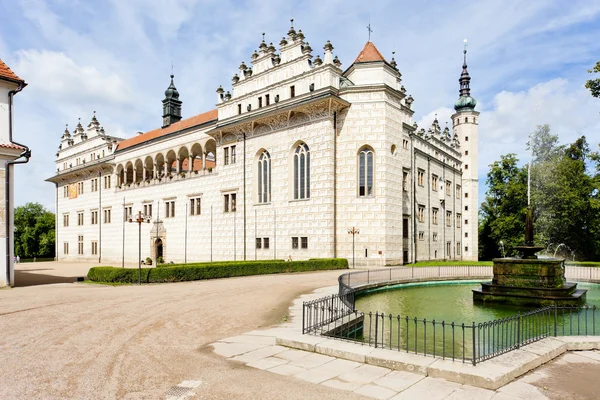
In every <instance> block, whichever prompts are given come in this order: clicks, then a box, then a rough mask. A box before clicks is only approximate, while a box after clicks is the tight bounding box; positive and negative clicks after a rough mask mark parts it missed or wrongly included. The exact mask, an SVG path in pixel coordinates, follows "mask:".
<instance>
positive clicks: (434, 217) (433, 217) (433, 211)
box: [431, 208, 438, 225]
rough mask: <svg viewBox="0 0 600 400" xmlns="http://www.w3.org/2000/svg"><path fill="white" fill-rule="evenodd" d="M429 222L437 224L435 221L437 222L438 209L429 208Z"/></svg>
mask: <svg viewBox="0 0 600 400" xmlns="http://www.w3.org/2000/svg"><path fill="white" fill-rule="evenodd" d="M431 223H432V224H434V225H437V223H438V209H437V208H432V209H431Z"/></svg>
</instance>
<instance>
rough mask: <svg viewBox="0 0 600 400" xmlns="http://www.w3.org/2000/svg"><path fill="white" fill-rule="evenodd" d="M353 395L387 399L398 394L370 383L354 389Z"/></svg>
mask: <svg viewBox="0 0 600 400" xmlns="http://www.w3.org/2000/svg"><path fill="white" fill-rule="evenodd" d="M354 393H358V394H362V395H363V396H367V397H372V398H374V399H389V398H391V397H392V396H395V395H396V394H398V392H395V391H393V390H390V389H387V388H384V387H381V386H379V385H373V384H370V383H369V384H367V385H364V386H362V387H360V388H358V389H356V390H355V391H354Z"/></svg>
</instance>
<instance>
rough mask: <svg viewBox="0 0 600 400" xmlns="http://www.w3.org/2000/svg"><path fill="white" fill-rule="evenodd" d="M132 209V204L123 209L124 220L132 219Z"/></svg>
mask: <svg viewBox="0 0 600 400" xmlns="http://www.w3.org/2000/svg"><path fill="white" fill-rule="evenodd" d="M132 214H133V213H132V211H131V206H128V207H125V208H124V209H123V220H125V221H128V220H130V219H131V216H132Z"/></svg>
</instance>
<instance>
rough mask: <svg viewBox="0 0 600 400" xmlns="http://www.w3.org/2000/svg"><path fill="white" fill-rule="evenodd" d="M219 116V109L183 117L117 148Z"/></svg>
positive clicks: (124, 142) (123, 142)
mask: <svg viewBox="0 0 600 400" xmlns="http://www.w3.org/2000/svg"><path fill="white" fill-rule="evenodd" d="M217 117H218V113H217V109H214V110H211V111H208V112H205V113H202V114H198V115H196V116H193V117H191V118H187V119H182V120H181V121H178V122H175V123H174V124H171V125H169V126H167V127H165V128H158V129H154V130H152V131H149V132H146V133H142V134H141V135H137V136H134V137H132V138H129V139H126V140H123V141H122V142H120V143H119V146H118V147H117V150H124V149H126V148H128V147H132V146H135V145H137V144H140V143H144V142H147V141H149V140H152V139H156V138H159V137H161V136H165V135H168V134H169V133H173V132H177V131H182V130H184V129H187V128H191V127H194V126H197V125H201V124H203V123H206V122H209V121H213V120H216V119H217Z"/></svg>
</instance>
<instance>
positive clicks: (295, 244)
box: [292, 236, 298, 249]
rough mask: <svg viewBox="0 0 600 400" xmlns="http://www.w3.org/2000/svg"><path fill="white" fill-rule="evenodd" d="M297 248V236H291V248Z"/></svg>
mask: <svg viewBox="0 0 600 400" xmlns="http://www.w3.org/2000/svg"><path fill="white" fill-rule="evenodd" d="M297 248H298V236H294V237H292V249H297Z"/></svg>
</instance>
